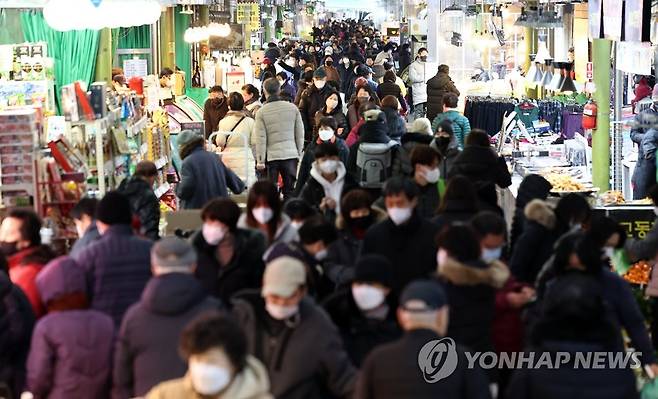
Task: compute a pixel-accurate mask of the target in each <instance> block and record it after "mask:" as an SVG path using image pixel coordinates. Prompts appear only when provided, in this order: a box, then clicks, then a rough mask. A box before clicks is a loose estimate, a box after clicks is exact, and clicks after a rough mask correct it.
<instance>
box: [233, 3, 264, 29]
mask: <svg viewBox="0 0 658 399" xmlns="http://www.w3.org/2000/svg"><path fill="white" fill-rule="evenodd" d="M237 22H238V23H239V24H245V25H246V26H247V28H248V29H250V30H257V29H259V28H260V6H259V5H258V3H238V10H237Z"/></svg>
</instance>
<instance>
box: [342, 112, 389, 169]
mask: <svg viewBox="0 0 658 399" xmlns="http://www.w3.org/2000/svg"><path fill="white" fill-rule="evenodd" d="M362 143H377V144H388V145H389V146H391V147H395V146H396V144H397V143H396V142H395V141H393V140H391V138H390V137H389V136H388V125H387V124H386V119H385V116H384V114H383V113H382V114H380V115H379V118H378V119H377V120H376V121H368V122H364V124H363V126H361V128H360V129H359V141H358V142H357V143H356V144H354V145H353V146H352V147H350V158H349V160H348V162H347V165H346V166H347V171H348V172H350V173H352V174H354V173H355V171H356V158H357V155H358V153H359V147H360V146H361V144H362ZM394 152H395V151H394ZM393 159H395V156H393ZM391 165H393V162H391Z"/></svg>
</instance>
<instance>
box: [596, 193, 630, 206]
mask: <svg viewBox="0 0 658 399" xmlns="http://www.w3.org/2000/svg"><path fill="white" fill-rule="evenodd" d="M599 198H600V199H601V205H603V206H612V205H623V204H625V203H626V199H624V194H622V192H621V191H617V190H609V191H606V192H605V193H603V194H601V196H600V197H599Z"/></svg>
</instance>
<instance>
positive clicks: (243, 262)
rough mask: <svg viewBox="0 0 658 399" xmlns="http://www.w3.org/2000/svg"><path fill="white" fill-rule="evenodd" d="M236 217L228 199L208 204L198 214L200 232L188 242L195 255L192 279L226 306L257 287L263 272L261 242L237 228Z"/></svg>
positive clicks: (237, 211)
mask: <svg viewBox="0 0 658 399" xmlns="http://www.w3.org/2000/svg"><path fill="white" fill-rule="evenodd" d="M240 213H241V212H240V208H239V207H238V205H237V204H236V203H235V202H234V201H233V200H232V199H230V198H218V199H214V200H212V201H210V202H209V203H207V204H206V206H204V207H203V210H202V211H201V220H202V221H203V226H202V228H201V230H200V231H199V232H197V233H196V234H194V235H193V236H192V238H191V242H192V245H193V246H194V249H195V250H196V252H197V255H198V261H197V267H196V270H195V273H194V274H195V276H196V278H197V279H198V280H199V282H200V283H201V284H202V285H203V287H204V288H205V290H206V291H207V292H208V293H210V294H211V295H213V296H214V297H216V298H219V299H220V300H221V301H222V302H223V303H226V304H229V303H230V298H231V297H232V296H233V294H235V293H236V292H238V291H240V290H243V289H247V288H257V287H259V286H260V283H261V279H262V276H263V270H264V269H265V265H264V264H263V254H264V253H265V248H266V247H265V239H264V237H263V235H262V234H260V233H258V232H256V231H253V230H249V229H243V228H239V227H238V225H237V224H238V220H239V219H240Z"/></svg>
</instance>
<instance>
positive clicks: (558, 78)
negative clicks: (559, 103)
mask: <svg viewBox="0 0 658 399" xmlns="http://www.w3.org/2000/svg"><path fill="white" fill-rule="evenodd" d="M561 64H562V63H561V62H555V63H553V65H554V68H553V79H551V83H550V84H549V85H548V87H547V88H546V89H547V90H550V91H558V90H559V88H560V84H561V83H562V71H561Z"/></svg>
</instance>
